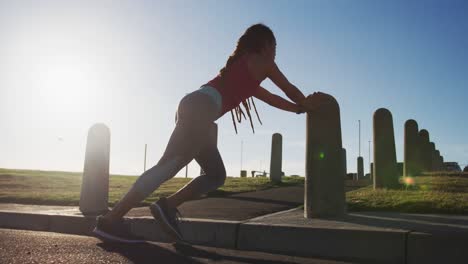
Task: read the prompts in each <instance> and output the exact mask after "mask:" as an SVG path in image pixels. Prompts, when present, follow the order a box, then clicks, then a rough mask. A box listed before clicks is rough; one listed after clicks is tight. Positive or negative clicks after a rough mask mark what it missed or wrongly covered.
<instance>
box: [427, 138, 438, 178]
mask: <svg viewBox="0 0 468 264" xmlns="http://www.w3.org/2000/svg"><path fill="white" fill-rule="evenodd" d="M435 150H436V149H435V143H434V142H429V157H430V159H429V170H430V171H435V170H436V162H437V160H436V159H437V158H436V153H435Z"/></svg>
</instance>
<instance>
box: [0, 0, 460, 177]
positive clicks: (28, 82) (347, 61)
mask: <svg viewBox="0 0 468 264" xmlns="http://www.w3.org/2000/svg"><path fill="white" fill-rule="evenodd" d="M467 14H468V2H467V1H463V0H462V1H454V0H449V1H442V0H440V1H429V0H422V1H364V0H361V1H347V0H343V1H325V0H323V1H250V0H249V1H229V2H228V1H217V0H209V1H208V0H203V1H16V0H15V1H13V0H12V1H4V0H0V167H3V168H27V169H44V170H48V169H50V170H70V171H81V170H82V169H83V163H84V152H85V145H86V135H87V131H88V129H89V127H90V126H91V125H92V124H94V123H96V122H103V123H105V124H106V125H107V126H108V127H109V128H110V129H111V135H112V136H111V137H112V139H111V164H110V166H111V168H110V170H111V173H120V174H132V175H138V174H140V173H142V170H143V151H144V144H145V143H147V144H148V164H149V165H148V166H152V165H154V164H155V163H156V162H157V161H158V159H159V158H160V157H161V155H162V153H163V151H164V149H165V147H166V143H167V141H168V139H169V136H170V133H171V132H172V129H173V128H174V112H175V110H176V107H177V104H178V102H179V100H180V99H181V98H182V97H183V96H184V95H185V94H187V93H190V92H191V91H193V90H195V89H198V88H199V86H200V85H202V84H204V83H206V82H207V81H208V80H210V79H212V78H213V77H214V76H215V75H216V74H217V72H218V71H219V69H220V68H221V67H223V66H224V64H225V62H226V59H227V57H228V56H229V55H230V54H231V53H232V51H233V49H234V47H235V44H236V41H237V39H238V38H239V37H240V35H241V34H242V33H243V32H244V31H245V29H246V28H247V27H248V26H250V25H251V24H254V23H258V22H262V23H265V24H266V25H268V26H270V27H271V29H272V30H273V31H274V33H275V35H276V39H277V59H276V60H277V64H278V65H279V67H280V68H281V69H282V71H283V72H284V73H285V75H286V76H287V77H288V79H289V80H290V81H291V82H292V83H294V84H295V85H296V86H297V87H299V89H301V90H302V92H303V93H304V94H306V95H307V94H310V93H313V92H315V91H323V92H325V93H329V94H332V95H333V96H335V97H336V98H337V100H338V102H339V103H340V108H341V124H342V135H343V145H344V147H345V148H346V149H347V153H348V156H347V158H348V161H347V162H348V171H351V172H353V171H356V158H357V155H358V120H361V124H362V144H361V148H362V156H363V157H364V162H365V170H366V172H367V171H368V165H367V164H368V161H369V159H368V141H369V140H372V114H373V112H374V111H375V110H376V109H378V108H380V107H385V108H388V109H389V110H390V111H391V112H392V114H393V121H394V128H395V140H396V147H397V159H398V160H400V161H401V160H402V158H403V124H404V122H405V121H406V120H407V119H410V118H413V119H415V120H417V122H418V124H419V127H420V129H422V128H425V129H427V130H428V131H429V133H430V140H431V141H433V142H435V144H436V148H437V149H439V150H440V152H441V154H442V155H443V156H444V157H445V160H446V161H457V162H459V163H461V164H467V163H468V138H467V136H468V125H467V124H468V123H467V113H468V111H467V108H466V105H465V103H466V101H467V99H468V49H467V47H468V16H467ZM262 85H263V86H264V87H266V88H267V89H269V90H270V91H271V92H273V93H277V94H280V95H283V96H284V94H283V93H282V92H281V91H280V90H279V89H278V88H276V87H275V86H274V85H273V84H272V83H271V82H269V81H265V82H264V83H263V84H262ZM256 103H257V108H258V111H259V114H260V117H261V118H262V121H263V126H260V124H258V122H257V121H256V119H254V123H255V127H256V131H257V132H256V133H255V134H252V131H251V129H250V126H249V124H248V122H243V124H241V126H240V129H239V134H238V135H236V134H235V132H234V128H233V126H232V123H231V117H230V115H225V116H224V117H222V118H221V119H220V120H218V122H217V123H218V126H219V138H218V146H219V150H220V152H221V155H222V157H223V159H224V162H225V165H226V168H227V171H228V175H232V176H238V175H239V170H240V168H241V141H242V142H243V164H242V168H243V169H246V170H248V171H250V170H263V169H265V170H268V169H269V157H270V153H269V152H270V148H271V146H270V143H271V135H272V134H273V133H275V132H279V133H281V134H282V135H283V171H284V172H285V173H286V174H287V175H291V174H299V175H304V169H305V163H304V160H305V115H296V114H294V113H288V112H283V111H281V110H278V109H275V108H272V107H270V106H268V105H266V104H264V103H262V102H260V101H258V100H257V101H256ZM189 168H190V170H189V174H190V176H191V177H193V176H196V175H197V171H198V170H199V167H198V165H197V164H196V163H195V162H193V163H191V164H190V165H189ZM184 173H185V171H184V170H182V171H181V172H180V173H179V175H184Z"/></svg>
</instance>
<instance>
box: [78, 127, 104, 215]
mask: <svg viewBox="0 0 468 264" xmlns="http://www.w3.org/2000/svg"><path fill="white" fill-rule="evenodd" d="M109 156H110V130H109V128H107V126H106V125H104V124H95V125H93V126H92V127H91V128H90V129H89V131H88V139H87V143H86V154H85V163H84V171H83V179H82V183H81V193H80V211H81V212H82V213H83V214H100V213H103V212H105V211H107V210H108V199H109Z"/></svg>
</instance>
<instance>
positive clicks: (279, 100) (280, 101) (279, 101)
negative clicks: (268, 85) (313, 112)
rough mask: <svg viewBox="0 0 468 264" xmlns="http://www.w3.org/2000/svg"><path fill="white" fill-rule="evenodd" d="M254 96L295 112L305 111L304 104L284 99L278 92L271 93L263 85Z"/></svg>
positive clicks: (274, 105)
mask: <svg viewBox="0 0 468 264" xmlns="http://www.w3.org/2000/svg"><path fill="white" fill-rule="evenodd" d="M254 96H255V97H256V98H258V99H260V100H262V101H263V102H265V103H267V104H269V105H271V106H273V107H276V108H279V109H281V110H285V111H289V112H293V113H303V112H304V109H303V107H302V106H300V105H299V104H295V103H292V102H290V101H288V100H286V99H284V98H283V97H281V96H278V95H276V94H272V93H270V92H269V91H268V90H266V89H265V88H263V87H261V86H260V87H258V89H257V92H256V93H255V94H254Z"/></svg>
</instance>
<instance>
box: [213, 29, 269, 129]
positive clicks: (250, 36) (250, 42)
mask: <svg viewBox="0 0 468 264" xmlns="http://www.w3.org/2000/svg"><path fill="white" fill-rule="evenodd" d="M275 42H276V39H275V36H274V34H273V31H271V29H270V28H269V27H267V26H265V25H263V24H255V25H252V26H250V27H249V28H247V30H246V31H245V32H244V34H243V35H242V36H241V37H240V38H239V40H238V41H237V46H236V49H235V50H234V52H233V53H232V54H231V56H229V58H228V60H227V61H226V66H224V67H223V68H222V69H221V70H220V71H219V75H220V76H221V80H223V79H224V78H223V77H224V74H225V73H226V71H227V70H228V69H229V66H230V65H232V63H234V62H235V61H236V60H237V59H238V58H239V57H241V56H242V55H244V54H246V53H260V52H261V50H262V49H263V48H264V47H265V46H266V45H267V44H272V43H275ZM242 105H243V106H244V108H245V112H246V113H247V116H248V117H249V120H250V126H251V127H252V131H253V133H255V129H254V126H253V123H252V116H251V115H250V110H251V109H252V106H253V108H254V110H255V114H256V115H257V118H258V121H259V122H260V124H262V121H261V120H260V116H259V115H258V112H257V107H256V106H255V102H254V100H253V98H252V97H251V98H247V99H246V100H243V101H242ZM233 111H234V112H233ZM234 113H235V116H236V120H237V122H239V123H241V121H242V117H244V119H246V120H247V118H246V116H245V113H244V111H243V110H242V108H241V107H240V105H238V106H236V107H235V108H234V109H233V110H231V117H232V123H233V124H234V129H235V131H236V134H237V126H236V120H234Z"/></svg>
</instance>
